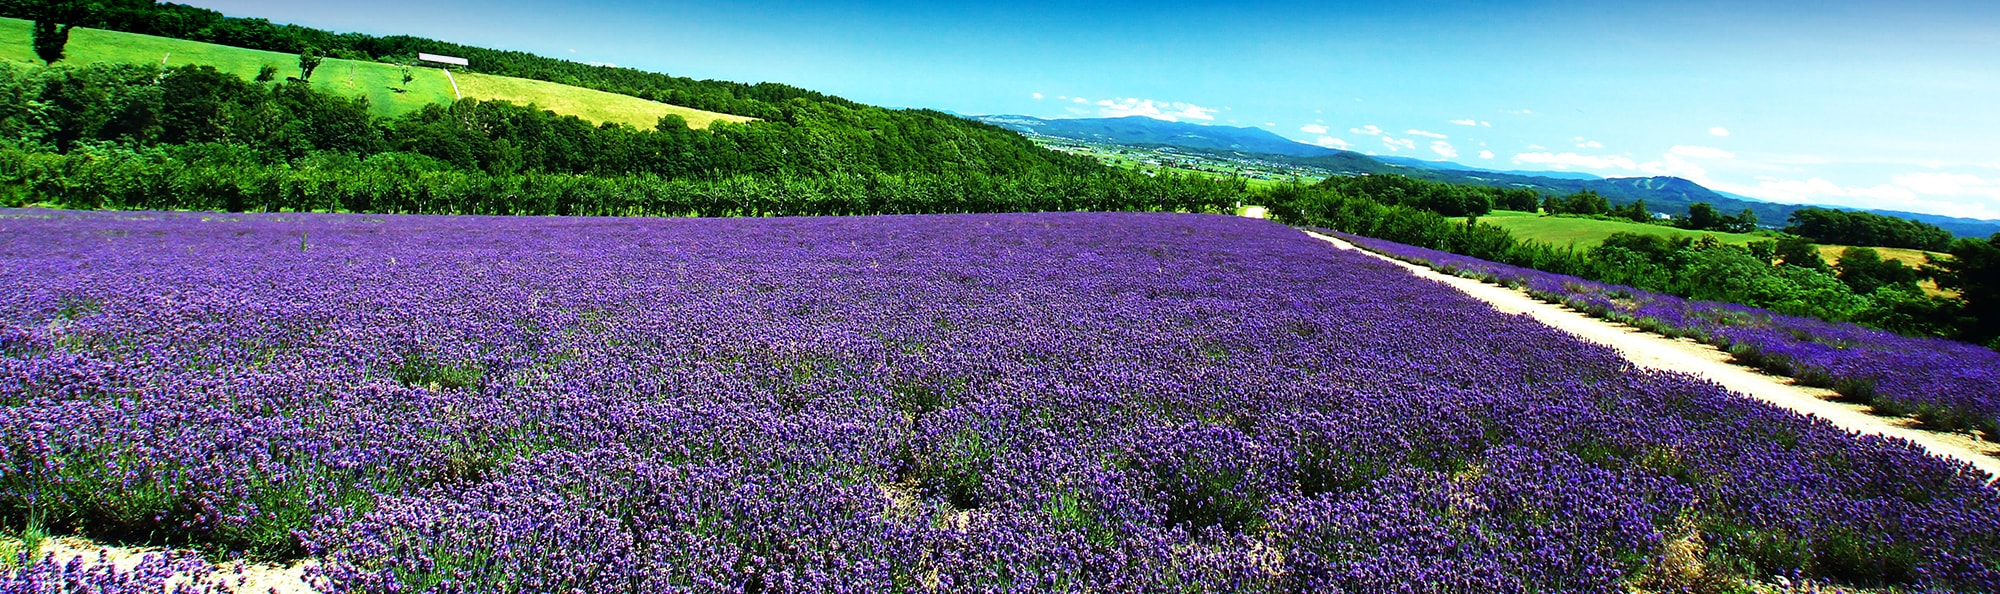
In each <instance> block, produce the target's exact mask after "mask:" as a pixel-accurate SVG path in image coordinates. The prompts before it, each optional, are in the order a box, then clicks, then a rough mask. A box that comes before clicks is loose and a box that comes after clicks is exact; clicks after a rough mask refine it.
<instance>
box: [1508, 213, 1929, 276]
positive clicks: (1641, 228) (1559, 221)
mask: <svg viewBox="0 0 2000 594" xmlns="http://www.w3.org/2000/svg"><path fill="white" fill-rule="evenodd" d="M1479 220H1481V221H1485V222H1488V223H1492V224H1494V225H1499V226H1500V227H1502V228H1505V229H1506V230H1507V231H1508V232H1510V233H1513V234H1514V237H1515V238H1516V239H1526V240H1531V241H1540V242H1545V243H1552V244H1555V245H1570V244H1572V243H1573V244H1575V245H1576V247H1577V248H1579V249H1590V248H1594V247H1597V246H1598V245H1599V244H1602V243H1604V238H1606V237H1610V236H1611V234H1613V233H1619V232H1624V233H1646V234H1652V235H1663V236H1667V237H1701V236H1703V235H1713V236H1715V239H1716V240H1717V241H1721V242H1722V243H1725V244H1730V245H1743V244H1747V243H1750V242H1752V241H1757V240H1762V239H1772V238H1773V237H1774V236H1773V235H1770V234H1769V232H1761V233H1716V232H1709V231H1689V230H1686V229H1676V228H1673V227H1666V226H1661V225H1647V224H1643V223H1629V222H1622V221H1600V220H1596V219H1576V218H1569V217H1545V216H1541V215H1538V214H1535V213H1531V212H1518V211H1511V210H1496V211H1493V212H1492V213H1491V214H1488V215H1486V216H1483V217H1480V218H1479ZM1846 249H1847V246H1844V245H1822V246H1819V253H1820V257H1822V258H1824V259H1826V262H1827V263H1828V264H1833V263H1836V262H1839V261H1840V253H1841V252H1842V251H1844V250H1846ZM1875 252H1876V253H1878V254H1880V255H1881V256H1882V259H1884V260H1900V261H1902V262H1903V263H1904V264H1907V265H1909V266H1912V267H1920V266H1923V265H1924V264H1926V263H1928V262H1929V259H1928V258H1929V257H1930V256H1931V255H1933V254H1931V253H1930V252H1925V251H1923V250H1912V249H1904V248H1875ZM1918 285H1919V286H1921V287H1923V289H1924V291H1925V292H1927V293H1930V294H1933V295H1949V294H1951V293H1946V292H1943V291H1940V290H1938V286H1937V283H1935V282H1932V281H1929V280H1925V281H1923V282H1922V283H1918Z"/></svg>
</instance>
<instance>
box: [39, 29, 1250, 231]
mask: <svg viewBox="0 0 2000 594" xmlns="http://www.w3.org/2000/svg"><path fill="white" fill-rule="evenodd" d="M783 107H784V111H785V112H786V116H787V117H785V118H782V119H781V120H778V121H761V122H752V123H749V124H742V125H739V124H727V123H723V124H718V125H715V126H712V127H711V128H709V129H708V130H693V129H690V128H688V127H687V126H686V125H684V124H683V123H682V122H680V121H679V120H678V118H675V117H673V116H668V117H667V118H663V121H662V122H661V123H660V125H659V126H657V127H655V128H654V129H651V130H635V129H632V128H629V127H624V126H609V125H606V126H593V125H590V124H589V123H587V122H584V121H583V120H580V119H577V118H574V117H568V116H559V115H556V114H554V113H551V112H548V111H543V110H539V109H535V108H532V107H526V106H519V105H514V104H510V103H505V102H481V101H474V100H463V101H459V102H457V103H454V104H452V105H448V106H447V105H437V106H432V107H428V108H426V109H424V110H421V111H418V112H413V113H410V114H405V115H403V116H400V117H395V118H382V117H376V116H371V115H370V114H369V112H368V110H367V106H366V104H365V103H363V102H362V101H360V100H356V99H349V98H346V97H342V96H339V95H335V94H330V93H325V92H321V91H317V90H315V89H314V88H313V87H312V86H311V84H310V83H307V82H304V81H297V80H286V81H277V80H268V81H255V80H252V81H246V80H243V79H241V78H238V77H235V76H232V75H228V74H224V73H220V72H217V71H215V70H214V69H212V68H208V67H205V66H180V67H174V68H164V69H163V68H160V67H157V66H146V65H114V64H91V65H86V66H76V67H72V66H66V65H56V66H52V67H19V66H0V135H4V137H5V138H7V139H8V145H9V146H7V147H5V148H4V149H0V188H4V189H0V191H4V192H7V193H8V196H9V197H8V199H7V202H8V203H9V204H13V205H24V204H36V203H43V204H51V205H56V206H63V207H71V208H147V209H167V210H184V209H191V210H226V211H245V210H251V211H273V212H275V211H297V210H331V211H353V212H388V213H434V214H604V215H612V214H636V215H670V216H671V215H705V216H730V215H747V216H761V215H778V214H792V215H801V214H873V213H915V212H994V211H1020V210H1187V211H1217V210H1220V209H1223V208H1225V207H1229V206H1233V205H1234V204H1235V202H1236V201H1238V200H1240V199H1241V198H1242V197H1243V196H1244V194H1245V190H1244V186H1243V183H1242V182H1241V181H1239V180H1212V179H1208V178H1198V177H1174V176H1166V177H1159V178H1153V177H1147V176H1144V175H1140V174H1137V173H1131V172H1124V171H1119V170H1114V169H1109V168H1105V167H1102V166H1099V165H1098V164H1096V162H1094V161H1091V160H1089V159H1085V158H1081V157H1074V156H1070V155H1065V154H1062V153H1057V152H1052V151H1046V150H1042V149H1040V148H1037V147H1035V146H1034V145H1033V144H1031V143H1029V142H1027V141H1026V140H1025V139H1022V138H1021V137H1020V136H1018V135H1015V134H1012V133H1008V132H1004V131H998V130H994V129H990V127H987V126H986V125H984V124H978V123H974V122H966V121H964V120H960V119H958V118H955V117H953V116H950V115H946V114H942V113H938V112H889V111H888V110H881V109H875V108H859V109H857V108H848V107H845V106H842V105H839V104H835V103H814V102H810V101H805V100H793V101H790V102H787V103H786V104H785V105H784V106H783ZM890 114H893V115H890ZM961 124H962V125H963V126H961ZM962 127H964V128H974V129H977V131H978V132H980V133H979V134H963V133H961V132H963V131H964V130H962V129H961V128H962Z"/></svg>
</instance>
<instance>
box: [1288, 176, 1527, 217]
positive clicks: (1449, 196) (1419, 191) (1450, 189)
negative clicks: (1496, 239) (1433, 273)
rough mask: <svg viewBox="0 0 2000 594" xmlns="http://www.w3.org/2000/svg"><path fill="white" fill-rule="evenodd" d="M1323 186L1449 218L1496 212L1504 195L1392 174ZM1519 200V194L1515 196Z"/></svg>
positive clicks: (1346, 179) (1342, 179)
mask: <svg viewBox="0 0 2000 594" xmlns="http://www.w3.org/2000/svg"><path fill="white" fill-rule="evenodd" d="M1319 187H1320V188H1322V189H1327V190H1332V191H1335V192H1340V193H1343V194H1346V195H1350V196H1367V197H1369V198H1370V199H1372V200H1376V201H1379V202H1382V203H1384V204H1392V205H1401V206H1408V207H1410V208H1416V209H1421V210H1426V211H1431V212H1435V213H1438V214H1441V215H1444V216H1448V217H1468V216H1479V215H1483V214H1486V213H1488V212H1492V210H1493V204H1494V202H1495V201H1496V199H1497V198H1498V197H1499V196H1500V195H1501V194H1502V192H1501V191H1500V190H1497V189H1494V188H1486V187H1481V186H1468V185H1460V184H1447V183H1440V182H1433V181H1424V180H1421V179H1416V178H1413V177H1405V176H1401V175H1391V174H1383V175H1360V176H1353V177H1329V178H1327V179H1326V180H1325V181H1322V182H1320V183H1319ZM1518 199H1519V197H1518V196H1516V197H1515V198H1514V200H1518Z"/></svg>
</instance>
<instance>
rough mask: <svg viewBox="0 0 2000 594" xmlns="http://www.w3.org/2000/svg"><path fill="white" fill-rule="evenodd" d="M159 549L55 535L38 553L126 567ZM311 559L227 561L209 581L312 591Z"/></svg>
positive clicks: (257, 589)
mask: <svg viewBox="0 0 2000 594" xmlns="http://www.w3.org/2000/svg"><path fill="white" fill-rule="evenodd" d="M160 552H162V550H161V549H150V548H147V549H141V548H128V547H113V546H104V545H100V544H97V543H94V542H90V541H88V540H84V539H81V538H76V537H67V536H65V537H56V538H52V539H49V540H48V542H45V543H43V544H42V550H41V554H40V555H36V558H37V559H39V558H41V555H53V556H55V558H56V561H57V562H58V563H68V562H70V560H72V559H82V560H83V562H84V563H85V564H89V563H93V562H95V561H97V560H98V559H99V555H100V554H101V555H102V556H103V559H104V560H105V561H108V562H110V563H111V564H112V565H114V566H117V567H118V568H119V569H122V570H126V571H130V570H132V569H133V568H135V567H138V565H139V562H140V561H141V560H142V559H143V558H144V557H145V556H146V555H150V554H155V553H160ZM310 563H312V562H311V561H307V562H303V563H297V564H293V565H291V566H288V567H280V566H275V565H263V564H257V563H245V562H242V561H231V562H227V563H223V564H221V565H217V566H215V573H214V574H213V575H212V576H210V578H209V583H213V584H220V585H223V586H226V587H228V588H229V589H230V590H233V591H235V592H240V593H242V594H265V593H267V592H269V593H273V594H315V593H317V592H318V590H316V589H313V587H312V586H310V585H307V583H306V578H305V573H306V568H307V567H308V566H309V564H310ZM170 585H173V586H181V587H187V586H190V585H191V584H189V583H188V582H187V580H186V579H185V576H183V577H180V578H176V579H175V580H173V581H171V582H170Z"/></svg>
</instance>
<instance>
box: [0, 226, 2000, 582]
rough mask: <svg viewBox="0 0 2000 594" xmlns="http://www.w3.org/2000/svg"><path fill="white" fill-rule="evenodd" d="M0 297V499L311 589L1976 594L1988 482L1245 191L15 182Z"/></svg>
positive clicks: (17, 511)
mask: <svg viewBox="0 0 2000 594" xmlns="http://www.w3.org/2000/svg"><path fill="white" fill-rule="evenodd" d="M0 295H5V300H4V301H0V456H4V457H3V458H0V526H4V527H5V529H6V530H7V531H8V532H9V533H10V534H11V533H15V532H18V531H20V530H23V529H26V528H30V527H38V528H44V527H45V528H46V529H47V530H48V531H49V532H52V533H57V534H67V533H77V534H82V535H86V536H89V537H91V538H94V539H96V540H98V541H100V542H107V543H126V544H150V545H164V546H175V547H181V548H188V549H195V550H201V551H206V552H207V554H208V555H209V556H210V557H212V558H223V557H228V556H230V555H233V554H241V555H245V556H248V557H249V558H253V559H260V560H268V561H277V562H284V561H290V560H296V559H301V558H315V559H319V560H321V561H322V564H321V565H319V566H318V569H315V570H314V574H313V576H312V578H313V580H314V582H315V585H316V586H317V587H318V588H319V589H320V590H323V591H327V592H385V593H386V592H593V593H594V592H933V591H935V592H1079V591H1091V592H1142V591H1144V592H1156V591H1181V592H1521V591H1544V592H1553V591H1561V592H1627V591H1632V590H1631V589H1633V588H1637V589H1639V590H1642V591H1649V592H1666V591H1697V592H1720V591H1732V590H1735V589H1737V588H1740V587H1742V586H1743V585H1745V584H1746V583H1749V582H1752V581H1755V582H1772V581H1776V580H1779V579H1780V578H1783V579H1784V580H1790V581H1793V582H1798V581H1815V582H1826V583H1841V584H1856V585H1864V586H1880V585H1891V586H1900V587H1906V588H1910V589H1925V590H1933V591H1959V592H1988V591H1995V590H2000V490H1997V489H1996V488H1994V487H1991V486H1987V485H1986V481H1987V479H1988V478H1989V477H1986V476H1984V475H1983V474H1979V473H1977V472H1975V471H1973V470H1971V469H1969V468H1967V467H1963V466H1958V465H1953V464H1950V463H1947V462H1945V461H1943V460H1941V459H1938V458H1934V457H1930V456H1928V455H1926V454H1924V453H1923V452H1922V451H1921V450H1918V449H1917V448H1915V447H1913V446H1911V445H1909V444H1907V443H1902V442H1895V441H1889V440H1884V439H1880V438H1857V437H1853V436H1850V435H1848V434H1845V433H1843V432H1840V431H1838V430H1836V429H1833V428H1832V427H1831V426H1829V425H1827V424H1825V423H1823V422H1820V421H1817V420H1812V419H1809V418H1806V417H1802V416H1798V415H1794V414H1791V413H1788V412H1784V411H1780V410H1777V409H1775V408H1772V407H1769V406H1766V405H1763V404H1761V403H1758V402H1755V401H1752V400H1749V399H1747V398H1743V397H1740V396H1736V395H1733V394H1730V393H1728V392H1725V391H1723V390H1721V389H1720V388H1718V387H1716V386H1714V385H1712V384H1707V383H1703V382H1700V381H1696V380H1694V379H1691V378H1689V377H1686V376H1680V375H1674V374H1663V373H1656V372H1650V371H1642V370H1637V369H1635V368H1633V367H1631V366H1630V365H1628V364H1626V363H1625V362H1623V360H1621V359H1620V358H1618V356H1617V355H1616V354H1615V353H1613V352H1612V351H1610V350H1607V349H1604V348H1600V347H1596V346H1593V345H1588V344H1584V343H1580V342H1578V341H1576V340H1573V339H1571V338H1569V337H1567V336H1566V335H1564V334H1561V333H1560V332H1557V331H1555V330H1552V329H1548V328H1545V327H1543V326H1540V325H1538V324H1537V323H1535V322H1534V321H1532V320H1530V319H1528V318H1526V317H1518V316H1508V315H1503V314H1500V313H1497V312H1495V311H1493V310H1491V309H1489V308H1487V307H1486V306H1485V305H1483V304H1481V303H1479V302H1477V301H1474V300H1472V299H1470V298H1468V297H1466V296H1464V295H1462V294H1460V293H1458V292H1456V291H1451V290H1447V289H1445V288H1444V287H1442V286H1441V285H1438V284H1436V283H1432V282H1428V281H1421V280H1417V279H1415V278H1413V277H1411V276H1409V275H1408V274H1407V273H1405V272H1403V271H1401V270H1400V269H1398V268H1397V267H1395V266H1394V265H1392V264H1389V263H1385V262H1380V261H1378V260H1375V259H1373V258H1370V257H1368V256H1366V255H1362V254H1357V253H1350V252H1342V251H1340V250H1335V249H1332V248H1331V247H1329V246H1327V245H1326V244H1324V243H1322V242H1320V241H1318V240H1314V239H1311V238H1309V237H1307V236H1305V235H1303V234H1301V233H1299V232H1297V231H1295V230H1292V229H1290V228H1287V227H1284V226H1281V225H1277V224H1274V223H1269V222H1264V221H1256V220H1249V219H1241V218H1232V217H1222V216H1204V215H1175V214H1033V215H967V216H912V217H852V218H789V219H720V220H709V219H694V220H647V219H589V218H480V217H415V216H411V217H384V216H373V217H371V216H359V215H291V216H277V215H261V216H258V215H245V216H224V215H214V214H194V213H132V212H123V213H69V212H59V211H18V210H17V211H0ZM16 561H17V563H16V564H15V565H14V567H18V569H10V570H5V571H0V590H5V591H22V590H25V591H32V592H98V591H102V592H110V591H126V590H120V589H119V588H123V587H130V584H133V583H150V584H154V585H155V587H157V584H159V583H162V582H163V580H165V579H166V578H165V577H164V576H167V575H171V574H172V573H174V571H177V570H176V569H174V568H173V567H174V566H173V565H172V563H169V562H167V561H160V562H157V563H154V564H152V565H149V566H146V567H142V568H140V569H138V570H133V571H123V570H118V569H112V568H105V567H89V566H80V565H72V566H67V567H64V566H58V565H57V564H54V563H50V562H39V563H38V562H37V560H35V559H32V558H23V559H18V560H16ZM185 561H186V560H182V562H185ZM134 571H137V572H145V571H150V572H152V573H148V574H145V575H138V574H135V573H133V572H134ZM64 584H70V585H71V586H69V588H70V589H64V588H65V587H66V586H64ZM120 584H124V585H120Z"/></svg>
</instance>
